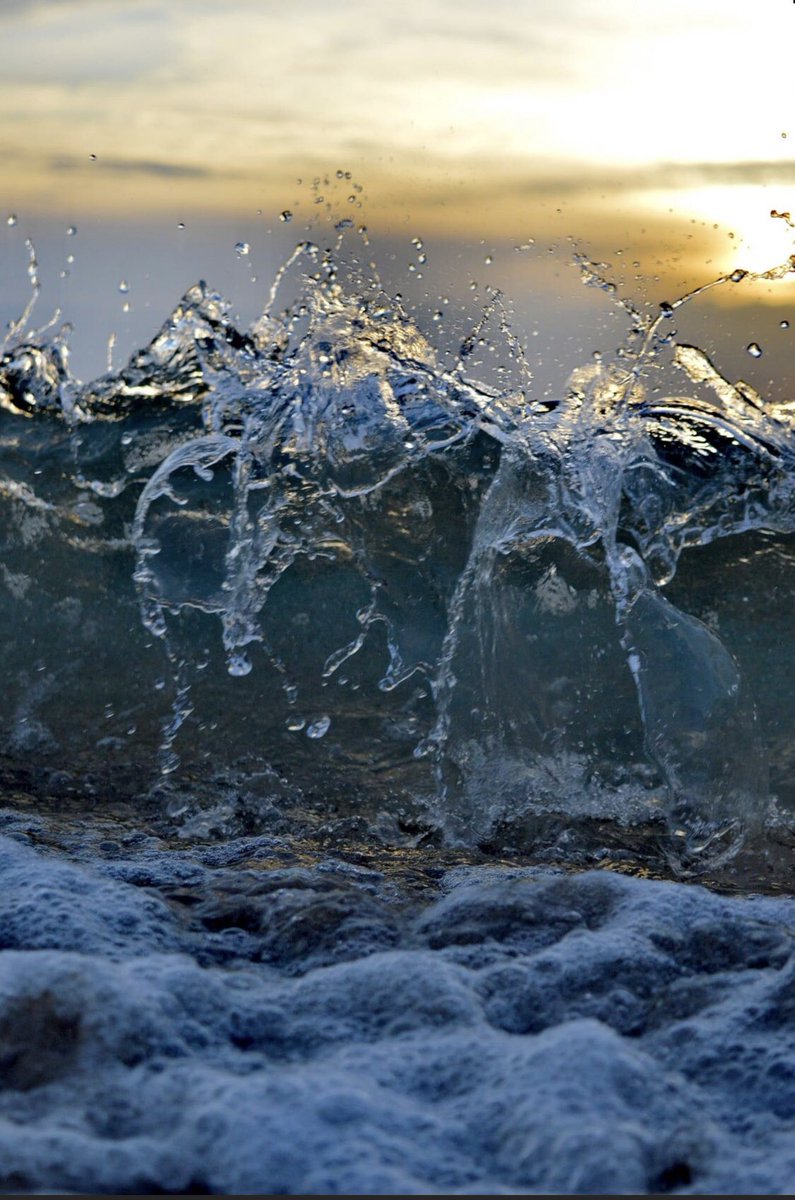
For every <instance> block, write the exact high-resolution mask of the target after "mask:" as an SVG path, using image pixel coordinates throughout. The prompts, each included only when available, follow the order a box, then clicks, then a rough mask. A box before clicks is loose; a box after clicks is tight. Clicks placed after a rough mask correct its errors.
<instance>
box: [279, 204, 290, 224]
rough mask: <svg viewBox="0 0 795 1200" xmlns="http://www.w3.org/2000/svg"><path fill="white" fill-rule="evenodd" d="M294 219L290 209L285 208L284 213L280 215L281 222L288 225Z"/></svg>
mask: <svg viewBox="0 0 795 1200" xmlns="http://www.w3.org/2000/svg"><path fill="white" fill-rule="evenodd" d="M292 219H293V214H292V213H291V212H290V210H289V208H285V210H284V212H282V213H281V214H280V215H279V220H280V221H284V223H285V224H286V225H287V224H289V223H290V221H292Z"/></svg>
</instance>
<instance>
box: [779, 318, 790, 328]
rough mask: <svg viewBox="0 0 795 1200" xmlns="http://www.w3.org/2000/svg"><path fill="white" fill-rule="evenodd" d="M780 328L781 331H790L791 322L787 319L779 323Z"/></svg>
mask: <svg viewBox="0 0 795 1200" xmlns="http://www.w3.org/2000/svg"><path fill="white" fill-rule="evenodd" d="M778 327H779V329H789V321H788V320H787V319H786V317H785V318H784V320H783V321H779V323H778Z"/></svg>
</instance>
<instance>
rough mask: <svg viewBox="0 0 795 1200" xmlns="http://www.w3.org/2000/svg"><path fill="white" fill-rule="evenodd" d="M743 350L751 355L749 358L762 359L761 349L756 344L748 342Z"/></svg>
mask: <svg viewBox="0 0 795 1200" xmlns="http://www.w3.org/2000/svg"><path fill="white" fill-rule="evenodd" d="M745 348H746V350H747V351H748V353H749V354H750V355H751V358H761V357H762V347H761V346H760V345H759V343H758V342H749V344H748V345H747V346H746V347H745Z"/></svg>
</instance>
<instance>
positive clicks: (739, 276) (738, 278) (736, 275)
mask: <svg viewBox="0 0 795 1200" xmlns="http://www.w3.org/2000/svg"><path fill="white" fill-rule="evenodd" d="M732 236H733V235H732V234H729V237H732ZM747 274H748V272H747V271H743V270H742V269H740V268H739V267H738V269H737V270H736V271H732V273H731V275H730V276H729V279H730V280H731V281H732V283H741V282H742V280H743V279H745V277H746V275H747Z"/></svg>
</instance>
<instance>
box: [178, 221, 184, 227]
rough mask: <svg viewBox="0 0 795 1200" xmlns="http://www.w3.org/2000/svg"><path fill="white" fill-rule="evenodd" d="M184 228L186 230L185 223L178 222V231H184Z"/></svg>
mask: <svg viewBox="0 0 795 1200" xmlns="http://www.w3.org/2000/svg"><path fill="white" fill-rule="evenodd" d="M184 228H185V222H184V221H177V229H184Z"/></svg>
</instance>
